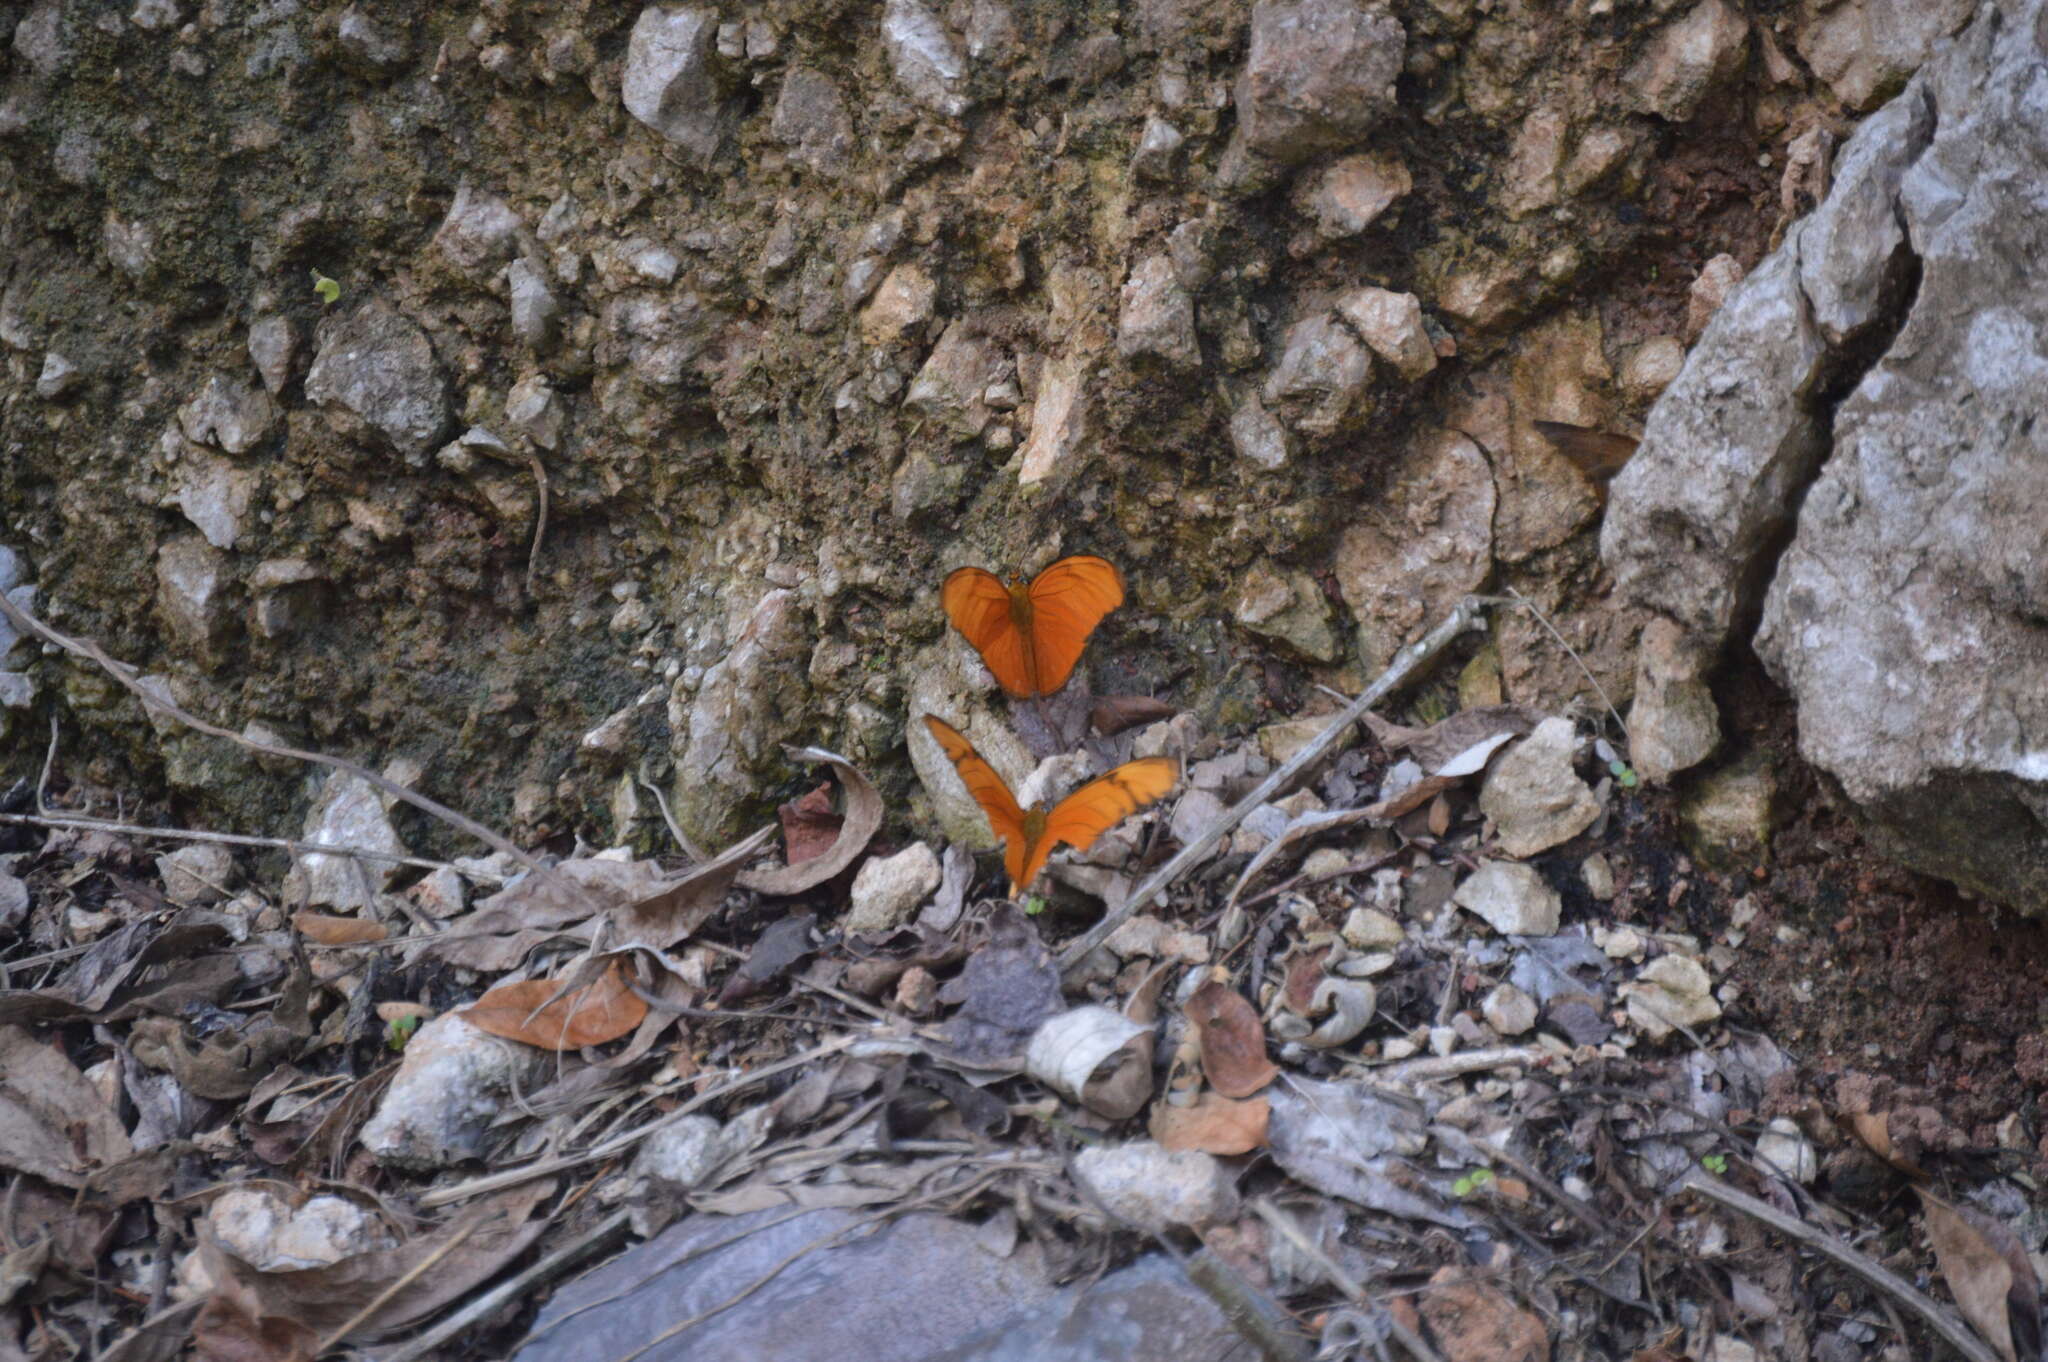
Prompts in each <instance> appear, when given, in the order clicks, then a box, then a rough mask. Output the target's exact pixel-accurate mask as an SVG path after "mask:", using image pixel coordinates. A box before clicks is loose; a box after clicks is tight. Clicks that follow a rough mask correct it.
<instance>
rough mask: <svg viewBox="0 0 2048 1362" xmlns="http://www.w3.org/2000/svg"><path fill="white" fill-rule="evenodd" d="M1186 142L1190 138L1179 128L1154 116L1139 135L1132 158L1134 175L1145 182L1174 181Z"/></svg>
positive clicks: (1147, 120)
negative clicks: (1182, 148) (1175, 169)
mask: <svg viewBox="0 0 2048 1362" xmlns="http://www.w3.org/2000/svg"><path fill="white" fill-rule="evenodd" d="M1185 141H1187V138H1186V137H1185V136H1183V135H1182V133H1181V130H1180V129H1179V128H1176V127H1174V126H1173V124H1171V123H1169V122H1167V121H1166V120H1165V119H1163V118H1161V117H1159V116H1158V115H1157V114H1154V115H1152V116H1151V117H1150V118H1147V119H1146V120H1145V129H1144V131H1143V132H1141V133H1139V135H1138V149H1137V151H1135V152H1134V153H1132V155H1131V173H1132V174H1133V175H1136V176H1137V177H1138V178H1140V179H1144V180H1169V179H1172V178H1173V171H1174V166H1175V164H1176V163H1177V161H1178V158H1179V156H1180V148H1181V144H1182V143H1183V142H1185Z"/></svg>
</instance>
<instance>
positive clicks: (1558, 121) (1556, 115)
mask: <svg viewBox="0 0 2048 1362" xmlns="http://www.w3.org/2000/svg"><path fill="white" fill-rule="evenodd" d="M1570 131H1571V125H1570V123H1569V122H1568V121H1567V120H1566V118H1565V113H1564V110H1563V109H1561V108H1558V107H1556V106H1554V105H1544V106H1543V107H1541V108H1538V109H1534V110H1532V111H1531V112H1530V113H1529V116H1528V117H1526V118H1524V119H1523V120H1522V126H1521V127H1520V128H1518V129H1516V131H1515V139H1514V142H1513V143H1512V144H1511V145H1510V146H1509V148H1508V163H1507V168H1506V170H1505V172H1504V173H1503V177H1502V178H1503V184H1502V188H1501V206H1502V207H1504V208H1506V209H1507V210H1508V216H1509V217H1511V218H1525V217H1527V216H1529V215H1530V214H1531V213H1535V212H1539V211H1541V210H1542V209H1545V208H1548V207H1550V206H1551V205H1552V204H1554V203H1556V202H1557V199H1558V189H1559V177H1560V175H1561V174H1562V172H1563V170H1564V159H1565V139H1566V137H1567V135H1568V134H1569V133H1570Z"/></svg>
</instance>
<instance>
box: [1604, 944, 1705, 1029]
mask: <svg viewBox="0 0 2048 1362" xmlns="http://www.w3.org/2000/svg"><path fill="white" fill-rule="evenodd" d="M1621 994H1622V996H1623V997H1624V998H1626V999H1627V1000H1628V1019H1629V1021H1630V1022H1631V1023H1633V1024H1634V1025H1635V1026H1636V1027H1637V1028H1638V1029H1640V1030H1641V1031H1642V1032H1643V1033H1644V1034H1645V1035H1647V1036H1649V1037H1650V1039H1652V1040H1662V1039H1663V1038H1664V1037H1665V1036H1668V1035H1670V1034H1671V1033H1672V1032H1673V1031H1675V1030H1676V1029H1678V1028H1679V1027H1681V1026H1688V1027H1691V1026H1705V1025H1706V1024H1707V1023H1708V1022H1710V1021H1713V1020H1715V1019H1716V1018H1718V1017H1719V1016H1720V1015H1721V1004H1720V1003H1718V1002H1716V1001H1714V981H1713V980H1712V979H1711V978H1710V977H1709V976H1708V974H1707V970H1706V966H1704V965H1702V964H1700V962H1699V961H1697V960H1695V959H1693V958H1692V957H1691V956H1689V955H1660V956H1658V957H1657V958H1656V959H1655V960H1652V961H1651V962H1650V963H1649V964H1647V965H1645V966H1643V968H1642V970H1641V971H1640V972H1639V973H1638V974H1637V975H1636V977H1635V982H1633V983H1628V984H1623V985H1622V986H1621Z"/></svg>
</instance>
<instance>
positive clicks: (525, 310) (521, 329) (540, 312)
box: [505, 258, 562, 350]
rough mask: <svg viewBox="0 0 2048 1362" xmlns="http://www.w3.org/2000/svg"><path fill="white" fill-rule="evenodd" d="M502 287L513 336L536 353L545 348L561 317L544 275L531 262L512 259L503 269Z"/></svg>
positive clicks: (559, 306)
mask: <svg viewBox="0 0 2048 1362" xmlns="http://www.w3.org/2000/svg"><path fill="white" fill-rule="evenodd" d="M505 285H506V290H507V292H508V293H509V294H510V296H511V300H512V332H513V334H514V335H516V336H518V337H519V339H520V340H522V341H524V342H525V343H526V344H528V345H530V346H532V347H533V348H534V349H536V350H538V349H543V348H545V347H546V346H547V345H548V343H549V342H550V341H552V340H553V339H554V335H555V323H556V321H557V320H558V319H559V318H560V317H561V315H562V304H561V303H560V301H559V300H557V299H556V297H555V293H554V290H553V289H552V288H550V287H549V286H548V278H547V274H546V272H545V271H544V270H542V269H541V268H540V267H539V266H538V265H535V264H534V263H533V262H532V261H530V260H526V259H524V258H522V259H518V260H514V261H513V262H512V263H511V264H510V265H507V266H506V267H505Z"/></svg>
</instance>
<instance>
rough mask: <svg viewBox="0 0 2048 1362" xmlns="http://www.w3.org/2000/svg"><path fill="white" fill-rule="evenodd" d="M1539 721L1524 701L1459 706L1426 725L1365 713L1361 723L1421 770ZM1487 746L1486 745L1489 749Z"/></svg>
mask: <svg viewBox="0 0 2048 1362" xmlns="http://www.w3.org/2000/svg"><path fill="white" fill-rule="evenodd" d="M1542 722H1543V714H1542V713H1541V712H1540V711H1538V710H1534V709H1531V708H1529V707H1528V706H1527V705H1475V706H1474V707H1472V708H1471V709H1461V710H1459V711H1458V712H1457V713H1456V714H1453V715H1451V716H1450V717H1449V718H1447V719H1443V720H1440V721H1438V722H1437V723H1433V724H1431V725H1430V726H1429V727H1428V728H1404V727H1402V726H1401V725H1400V724H1392V723H1388V722H1387V721H1386V720H1385V719H1382V718H1380V717H1379V716H1378V715H1377V714H1372V713H1368V714H1366V716H1365V723H1366V726H1367V727H1368V728H1370V729H1371V730H1372V735H1373V737H1375V738H1377V739H1378V740H1379V744H1380V746H1381V747H1383V748H1385V749H1386V750H1387V751H1389V752H1399V751H1406V752H1407V753H1408V755H1409V756H1411V757H1413V758H1415V761H1416V764H1417V765H1419V766H1420V767H1422V769H1423V770H1424V771H1427V772H1431V773H1435V772H1438V771H1441V770H1443V768H1444V767H1445V765H1446V764H1447V763H1449V762H1450V761H1451V760H1452V759H1453V758H1454V757H1457V756H1459V755H1460V754H1462V753H1464V752H1466V751H1468V750H1469V749H1470V748H1472V747H1473V746H1475V745H1477V744H1479V743H1483V742H1486V741H1487V740H1488V739H1490V738H1493V737H1495V736H1496V735H1499V734H1505V735H1507V736H1508V737H1521V736H1522V735H1523V734H1525V733H1529V732H1531V731H1533V730H1534V729H1535V727H1536V725H1537V724H1539V723H1542ZM1489 750H1490V749H1489Z"/></svg>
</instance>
